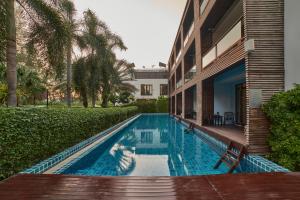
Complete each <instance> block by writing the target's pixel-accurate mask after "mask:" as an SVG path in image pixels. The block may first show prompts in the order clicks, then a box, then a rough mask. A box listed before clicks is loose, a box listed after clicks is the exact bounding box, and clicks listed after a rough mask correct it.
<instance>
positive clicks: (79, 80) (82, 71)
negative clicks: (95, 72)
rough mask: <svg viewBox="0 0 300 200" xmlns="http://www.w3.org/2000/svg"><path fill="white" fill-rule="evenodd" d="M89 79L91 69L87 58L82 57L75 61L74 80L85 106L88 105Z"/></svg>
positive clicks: (76, 89)
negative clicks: (88, 67) (88, 68)
mask: <svg viewBox="0 0 300 200" xmlns="http://www.w3.org/2000/svg"><path fill="white" fill-rule="evenodd" d="M88 79H89V70H87V62H86V58H80V59H78V60H77V61H76V62H74V63H73V82H74V86H75V91H77V92H78V93H79V94H80V97H81V100H82V102H83V106H84V107H85V108H87V107H88V91H87V90H88Z"/></svg>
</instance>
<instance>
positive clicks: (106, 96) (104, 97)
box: [101, 83, 110, 108]
mask: <svg viewBox="0 0 300 200" xmlns="http://www.w3.org/2000/svg"><path fill="white" fill-rule="evenodd" d="M109 93H110V88H109V85H108V83H104V85H103V92H102V105H101V106H102V107H103V108H107V107H108V99H109Z"/></svg>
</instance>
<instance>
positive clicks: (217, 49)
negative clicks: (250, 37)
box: [202, 21, 242, 68]
mask: <svg viewBox="0 0 300 200" xmlns="http://www.w3.org/2000/svg"><path fill="white" fill-rule="evenodd" d="M241 39H242V21H239V22H238V23H237V24H236V25H235V26H234V27H233V28H232V29H231V30H230V31H229V32H228V33H227V34H226V35H225V36H224V37H223V38H222V39H221V40H220V41H219V42H218V43H217V44H216V45H215V46H213V47H212V48H211V49H210V50H209V51H208V52H207V53H206V54H205V55H204V56H203V57H202V68H205V67H207V66H208V65H209V64H210V63H212V62H213V61H214V60H216V59H217V58H218V57H219V56H221V55H222V54H224V53H225V52H226V51H227V50H228V49H230V48H231V47H232V46H234V44H236V43H237V42H238V41H240V40H241Z"/></svg>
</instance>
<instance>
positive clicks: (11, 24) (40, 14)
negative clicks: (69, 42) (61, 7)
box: [4, 0, 66, 106]
mask: <svg viewBox="0 0 300 200" xmlns="http://www.w3.org/2000/svg"><path fill="white" fill-rule="evenodd" d="M4 1H5V2H4V3H5V13H7V22H8V23H7V24H6V26H7V27H6V64H7V73H6V75H7V85H8V101H7V103H8V106H17V96H16V88H17V67H16V64H17V63H16V53H17V50H16V20H15V3H18V4H19V5H20V7H21V8H22V9H23V10H24V11H25V13H26V14H27V16H28V17H29V19H30V20H31V22H32V24H33V28H34V29H33V30H34V31H33V32H32V34H31V35H30V38H32V41H34V42H31V43H29V46H30V47H31V48H29V49H31V50H33V48H32V47H33V46H34V44H35V43H38V44H39V48H40V49H46V51H45V52H46V57H47V59H48V61H49V64H51V65H52V66H54V67H55V68H57V69H59V68H61V67H62V66H63V59H64V58H63V56H62V55H63V48H61V45H62V44H63V43H64V42H65V39H66V37H65V27H64V24H63V21H62V18H61V17H60V15H59V14H58V12H57V10H56V9H54V8H53V7H51V6H50V5H49V4H48V3H47V2H46V1H43V0H4ZM49 1H50V0H49ZM43 39H45V40H43Z"/></svg>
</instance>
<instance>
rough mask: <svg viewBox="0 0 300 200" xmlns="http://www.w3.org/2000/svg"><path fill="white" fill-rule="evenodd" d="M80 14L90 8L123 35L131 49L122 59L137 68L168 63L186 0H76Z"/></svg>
mask: <svg viewBox="0 0 300 200" xmlns="http://www.w3.org/2000/svg"><path fill="white" fill-rule="evenodd" d="M74 3H75V5H76V8H77V15H78V17H81V16H82V13H83V11H85V10H87V9H88V8H90V9H91V10H92V11H94V12H95V13H96V14H97V16H98V18H99V19H100V20H102V21H104V22H105V23H106V24H107V25H108V26H109V27H110V29H111V30H112V31H113V32H114V33H117V34H118V35H120V36H121V37H122V39H123V41H124V43H125V44H126V46H127V48H128V50H127V51H125V52H120V51H117V52H116V53H117V56H118V58H119V59H123V58H125V59H126V60H128V61H129V62H134V63H135V65H136V67H137V68H141V67H143V66H146V67H147V68H148V67H152V66H153V65H156V66H157V65H158V63H159V62H163V63H167V62H168V59H169V56H170V52H171V48H172V46H173V42H174V40H175V37H176V33H177V29H178V26H179V23H180V20H181V16H182V13H183V10H184V7H185V4H186V0H74Z"/></svg>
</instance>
